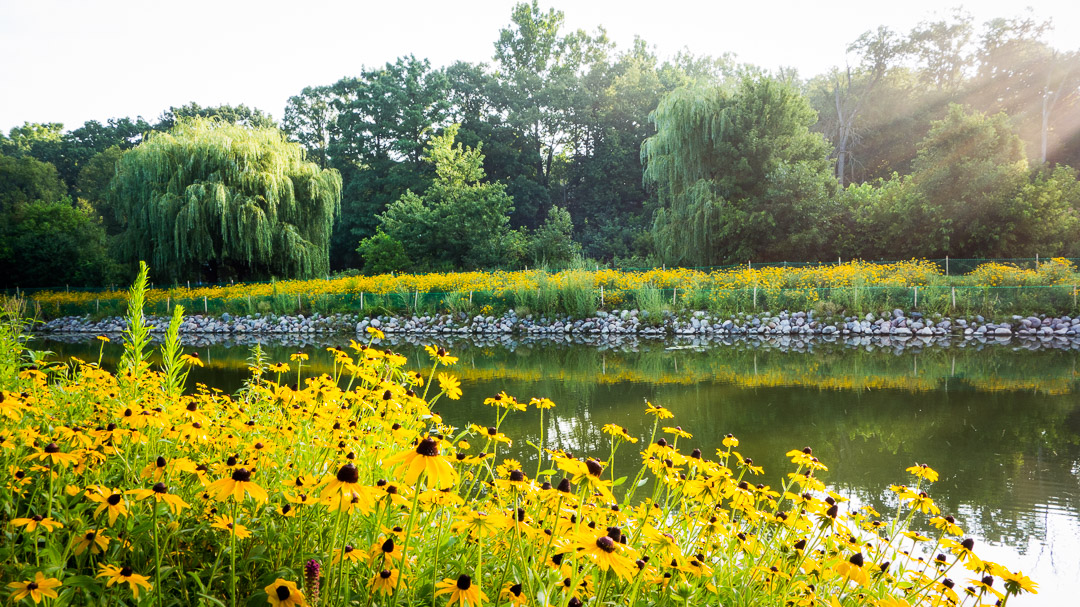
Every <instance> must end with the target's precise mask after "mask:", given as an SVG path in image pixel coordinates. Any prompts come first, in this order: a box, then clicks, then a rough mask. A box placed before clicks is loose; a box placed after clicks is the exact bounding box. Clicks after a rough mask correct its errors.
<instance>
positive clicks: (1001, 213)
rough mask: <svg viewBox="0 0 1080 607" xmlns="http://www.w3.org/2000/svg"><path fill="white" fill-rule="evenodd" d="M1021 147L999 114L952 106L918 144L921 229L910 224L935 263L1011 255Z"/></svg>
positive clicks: (1018, 212)
mask: <svg viewBox="0 0 1080 607" xmlns="http://www.w3.org/2000/svg"><path fill="white" fill-rule="evenodd" d="M1027 170H1028V167H1027V159H1026V156H1025V155H1024V144H1023V142H1022V141H1021V140H1020V138H1019V137H1018V136H1017V135H1016V134H1015V133H1014V132H1013V131H1012V128H1011V125H1010V122H1009V118H1008V116H1006V115H1005V114H1001V113H999V114H995V115H993V116H987V115H986V114H983V113H981V112H975V111H970V112H969V111H967V110H965V109H964V108H963V107H961V106H959V105H955V104H954V105H952V106H951V107H950V108H949V113H948V114H947V115H946V116H945V118H944V119H942V120H939V121H936V122H934V123H933V125H932V126H931V129H930V132H929V134H927V136H926V138H925V139H923V141H922V142H920V143H919V148H918V155H917V156H916V158H915V163H914V172H913V173H912V175H911V185H912V187H914V188H915V191H916V193H917V194H918V196H919V198H920V204H921V205H923V207H924V208H923V210H922V212H921V213H919V214H918V215H916V216H918V217H924V218H925V222H926V223H925V224H924V225H918V224H916V225H912V226H911V227H912V230H914V233H917V234H919V238H921V239H923V241H924V242H925V243H926V246H927V248H926V249H925V254H926V255H931V256H934V257H944V256H945V255H951V256H953V257H1002V256H1005V255H1006V254H1007V253H1008V252H1010V251H1014V250H1015V249H1014V247H1013V245H1014V243H1017V242H1018V241H1017V233H1016V232H1015V230H1016V228H1017V226H1018V225H1019V223H1020V222H1021V221H1023V215H1024V210H1023V209H1021V208H1019V207H1018V206H1017V195H1018V194H1019V192H1020V188H1021V187H1022V186H1023V184H1024V183H1025V182H1026V181H1027Z"/></svg>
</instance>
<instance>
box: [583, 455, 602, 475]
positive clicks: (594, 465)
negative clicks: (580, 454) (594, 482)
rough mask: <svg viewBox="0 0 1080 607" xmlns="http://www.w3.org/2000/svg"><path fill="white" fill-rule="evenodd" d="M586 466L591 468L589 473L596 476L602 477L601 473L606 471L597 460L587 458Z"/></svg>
mask: <svg viewBox="0 0 1080 607" xmlns="http://www.w3.org/2000/svg"><path fill="white" fill-rule="evenodd" d="M585 467H586V468H588V469H589V475H590V476H595V477H596V478H600V475H601V474H602V473H603V472H604V467H603V466H601V465H600V463H599V462H597V461H596V460H591V459H589V460H585Z"/></svg>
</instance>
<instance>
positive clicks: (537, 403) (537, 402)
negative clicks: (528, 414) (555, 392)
mask: <svg viewBox="0 0 1080 607" xmlns="http://www.w3.org/2000/svg"><path fill="white" fill-rule="evenodd" d="M529 404H530V405H532V406H534V407H536V408H537V409H540V410H545V409H550V408H552V407H554V406H555V403H554V401H552V400H551V399H550V398H533V399H531V400H529Z"/></svg>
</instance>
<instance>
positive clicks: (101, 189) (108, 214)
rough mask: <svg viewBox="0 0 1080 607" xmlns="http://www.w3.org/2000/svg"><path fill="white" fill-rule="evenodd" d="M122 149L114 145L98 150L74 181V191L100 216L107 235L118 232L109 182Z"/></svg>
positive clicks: (114, 172)
mask: <svg viewBox="0 0 1080 607" xmlns="http://www.w3.org/2000/svg"><path fill="white" fill-rule="evenodd" d="M123 156H124V151H123V150H122V149H120V146H117V145H114V146H111V147H108V148H105V149H104V150H102V151H101V152H98V153H97V154H95V155H94V156H92V157H91V158H90V160H88V161H87V162H86V163H85V164H84V166H83V167H82V170H80V171H79V178H78V179H77V180H76V182H75V191H76V193H77V194H78V196H79V199H80V200H85V201H86V202H87V203H89V205H90V206H91V207H92V208H93V209H94V212H96V213H97V214H98V215H100V216H101V220H102V226H103V227H104V228H105V233H106V234H108V235H109V236H116V235H117V234H119V233H120V231H121V230H120V222H119V220H118V219H117V217H116V213H115V212H114V211H113V208H112V206H110V204H109V184H110V183H112V178H113V176H114V175H116V168H117V166H119V165H120V159H121V158H123Z"/></svg>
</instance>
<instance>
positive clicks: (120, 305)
mask: <svg viewBox="0 0 1080 607" xmlns="http://www.w3.org/2000/svg"><path fill="white" fill-rule="evenodd" d="M1077 295H1078V288H1077V285H1054V286H1003V287H985V286H947V285H945V286H933V285H932V286H916V287H903V286H843V287H807V288H758V287H751V288H739V289H734V288H709V287H704V288H679V287H676V288H672V289H659V288H651V287H643V288H638V289H618V290H605V289H604V288H603V287H600V288H598V289H595V290H593V289H587V290H584V291H583V290H581V289H580V288H578V289H559V288H552V289H536V290H528V291H453V292H441V291H431V292H422V291H413V292H400V291H398V292H391V293H364V292H360V293H300V294H296V295H292V294H283V293H279V294H272V295H246V296H245V295H241V296H235V297H177V298H173V297H172V296H168V295H167V296H166V297H165V298H163V299H151V300H149V301H148V302H147V304H146V306H145V308H144V309H145V311H146V313H147V314H151V315H156V316H168V315H169V314H171V313H172V310H173V308H174V307H175V306H176V305H182V306H184V309H185V311H186V313H187V314H189V315H191V314H204V315H213V316H221V315H223V314H231V315H234V316H254V315H262V316H269V315H295V314H315V313H318V314H320V315H323V316H326V315H332V314H360V315H367V316H375V315H380V314H418V315H425V314H443V313H451V314H458V313H463V314H467V315H474V314H484V315H488V314H493V313H501V312H503V311H505V310H508V309H515V310H517V312H518V314H519V315H522V314H536V315H547V316H556V315H569V316H573V317H579V318H580V317H585V316H591V315H592V314H594V313H595V312H596V311H597V310H600V309H603V310H624V309H638V310H642V311H644V312H647V313H648V314H647V315H646V316H650V315H651V316H652V317H653V318H658V317H659V316H660V314H661V313H662V312H663V311H665V310H671V311H680V310H702V311H708V312H712V313H716V314H725V315H726V314H737V313H758V312H765V311H770V312H774V313H775V312H780V311H781V310H789V311H815V312H817V313H819V314H824V315H832V314H838V313H844V314H849V315H855V314H857V315H864V314H866V313H873V314H878V313H882V312H888V311H891V310H893V309H894V308H899V309H902V310H905V311H919V312H922V313H924V314H933V313H940V314H942V315H959V316H963V315H967V316H973V315H977V314H978V315H983V316H986V317H990V318H993V317H1000V316H1002V315H1012V314H1023V315H1030V314H1039V313H1042V314H1056V315H1064V314H1070V315H1076V314H1078V313H1080V308H1078V306H1077ZM27 299H28V301H29V302H30V304H31V305H32V306H34V307H35V309H36V311H37V312H38V313H39V314H40V316H43V317H47V318H56V317H61V316H92V317H106V316H121V315H123V314H124V312H125V310H126V305H127V304H126V301H125V300H124V299H122V298H95V299H92V300H83V301H78V302H70V301H62V300H55V299H52V300H37V299H35V298H34V297H33V296H30V297H28V298H27Z"/></svg>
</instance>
